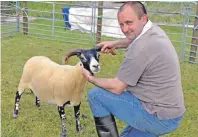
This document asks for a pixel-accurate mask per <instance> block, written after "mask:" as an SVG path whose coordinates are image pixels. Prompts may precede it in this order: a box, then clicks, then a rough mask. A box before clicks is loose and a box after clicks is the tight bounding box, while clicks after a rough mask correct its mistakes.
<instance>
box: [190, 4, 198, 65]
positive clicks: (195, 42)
mask: <svg viewBox="0 0 198 137" xmlns="http://www.w3.org/2000/svg"><path fill="white" fill-rule="evenodd" d="M197 26H198V3H197V8H196V15H195V21H194V29H193V36H192V40H191V47H190V57H189V62H191V63H195V58H196V52H197V46H198V29H197Z"/></svg>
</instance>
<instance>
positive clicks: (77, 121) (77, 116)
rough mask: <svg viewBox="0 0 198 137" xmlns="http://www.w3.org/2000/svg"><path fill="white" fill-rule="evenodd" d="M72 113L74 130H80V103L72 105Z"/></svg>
mask: <svg viewBox="0 0 198 137" xmlns="http://www.w3.org/2000/svg"><path fill="white" fill-rule="evenodd" d="M74 115H75V119H76V131H77V132H81V131H82V128H81V125H80V104H79V105H78V106H74Z"/></svg>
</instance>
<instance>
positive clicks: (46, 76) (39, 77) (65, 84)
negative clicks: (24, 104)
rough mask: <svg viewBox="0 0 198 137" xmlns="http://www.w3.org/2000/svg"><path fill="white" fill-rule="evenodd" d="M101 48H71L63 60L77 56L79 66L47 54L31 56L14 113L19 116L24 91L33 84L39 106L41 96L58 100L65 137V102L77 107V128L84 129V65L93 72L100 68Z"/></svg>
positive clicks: (19, 87) (64, 135)
mask: <svg viewBox="0 0 198 137" xmlns="http://www.w3.org/2000/svg"><path fill="white" fill-rule="evenodd" d="M99 51H100V48H98V47H94V48H92V49H89V50H82V49H75V50H72V51H70V52H68V53H67V54H66V55H65V56H64V57H63V62H64V63H65V61H67V59H68V58H69V57H71V56H77V57H79V58H80V60H81V62H79V63H78V64H77V65H75V66H71V65H59V64H57V63H55V62H53V61H52V60H50V59H49V58H47V57H44V56H35V57H32V58H30V59H29V60H28V61H27V62H26V64H25V65H24V69H23V74H22V77H21V79H20V83H19V86H18V91H17V92H16V97H15V107H14V112H13V117H14V118H16V117H17V116H18V113H19V101H20V98H21V95H22V93H23V92H24V90H25V89H27V88H29V89H31V90H32V92H33V93H34V94H35V96H36V106H38V107H39V106H40V102H39V100H42V101H47V102H49V103H55V104H57V106H58V112H59V114H60V117H61V122H62V132H61V136H62V137H66V136H67V135H66V116H65V112H64V106H65V105H68V106H73V107H74V113H75V119H76V130H77V131H78V132H80V131H81V126H80V103H81V101H82V98H83V94H84V93H83V91H84V89H85V86H86V83H87V80H86V78H85V77H84V76H83V75H82V66H83V67H84V68H85V69H87V70H88V71H90V72H91V73H92V74H94V73H97V72H99V70H100V65H99Z"/></svg>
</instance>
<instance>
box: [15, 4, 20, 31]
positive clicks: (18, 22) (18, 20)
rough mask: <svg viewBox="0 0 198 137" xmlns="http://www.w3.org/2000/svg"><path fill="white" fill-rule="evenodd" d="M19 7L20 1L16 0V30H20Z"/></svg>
mask: <svg viewBox="0 0 198 137" xmlns="http://www.w3.org/2000/svg"><path fill="white" fill-rule="evenodd" d="M19 7H20V2H19V1H16V31H17V32H20V14H19V12H20V10H19Z"/></svg>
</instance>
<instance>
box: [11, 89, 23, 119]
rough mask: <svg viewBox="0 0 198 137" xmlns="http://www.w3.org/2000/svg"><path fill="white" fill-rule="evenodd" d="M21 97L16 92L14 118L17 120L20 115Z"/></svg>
mask: <svg viewBox="0 0 198 137" xmlns="http://www.w3.org/2000/svg"><path fill="white" fill-rule="evenodd" d="M20 98H21V95H19V92H18V91H17V92H16V97H15V106H14V112H13V117H14V118H16V117H17V116H18V114H19V101H20Z"/></svg>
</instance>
